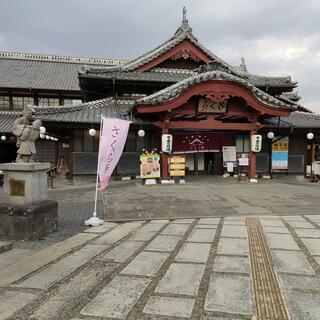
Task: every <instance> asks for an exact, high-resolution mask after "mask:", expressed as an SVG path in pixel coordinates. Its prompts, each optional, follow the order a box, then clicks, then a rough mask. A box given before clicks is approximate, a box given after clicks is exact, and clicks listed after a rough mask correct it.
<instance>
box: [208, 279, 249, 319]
mask: <svg viewBox="0 0 320 320" xmlns="http://www.w3.org/2000/svg"><path fill="white" fill-rule="evenodd" d="M204 309H205V310H207V311H216V312H228V313H236V314H243V315H252V314H253V304H252V296H251V282H250V278H249V277H247V276H238V275H224V274H218V273H216V274H213V275H211V277H210V283H209V289H208V292H207V296H206V300H205V304H204Z"/></svg>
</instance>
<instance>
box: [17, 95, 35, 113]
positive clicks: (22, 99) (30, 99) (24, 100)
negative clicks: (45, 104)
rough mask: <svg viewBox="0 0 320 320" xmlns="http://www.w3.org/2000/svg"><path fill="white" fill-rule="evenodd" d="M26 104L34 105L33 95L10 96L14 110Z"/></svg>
mask: <svg viewBox="0 0 320 320" xmlns="http://www.w3.org/2000/svg"><path fill="white" fill-rule="evenodd" d="M27 104H31V105H34V99H33V97H12V107H13V109H15V110H21V109H23V107H24V106H26V105H27Z"/></svg>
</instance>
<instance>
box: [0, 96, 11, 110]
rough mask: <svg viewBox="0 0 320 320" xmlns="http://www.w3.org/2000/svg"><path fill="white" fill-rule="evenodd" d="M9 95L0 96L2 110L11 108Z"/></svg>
mask: <svg viewBox="0 0 320 320" xmlns="http://www.w3.org/2000/svg"><path fill="white" fill-rule="evenodd" d="M9 108H10V103H9V97H8V96H0V110H4V109H9Z"/></svg>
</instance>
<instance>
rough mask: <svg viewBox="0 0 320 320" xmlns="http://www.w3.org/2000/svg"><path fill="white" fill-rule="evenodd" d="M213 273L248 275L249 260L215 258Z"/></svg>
mask: <svg viewBox="0 0 320 320" xmlns="http://www.w3.org/2000/svg"><path fill="white" fill-rule="evenodd" d="M212 270H213V271H218V272H231V273H250V265H249V259H248V258H245V257H228V256H216V257H215V259H214V265H213V269H212Z"/></svg>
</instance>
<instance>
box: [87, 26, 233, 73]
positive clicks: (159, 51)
mask: <svg viewBox="0 0 320 320" xmlns="http://www.w3.org/2000/svg"><path fill="white" fill-rule="evenodd" d="M186 39H188V40H190V41H191V42H192V43H193V44H194V45H195V46H197V47H198V48H200V49H201V50H202V51H203V52H205V53H206V54H207V55H208V56H209V58H210V59H211V60H215V61H222V60H221V59H220V58H219V57H217V56H216V55H215V54H213V53H212V52H211V51H210V50H208V49H207V48H205V47H204V46H203V45H201V44H200V43H199V42H198V39H197V38H196V37H195V36H194V35H193V33H192V29H191V27H190V26H189V24H188V20H184V21H182V24H181V25H180V27H179V28H178V30H177V31H176V33H175V34H174V35H173V36H172V37H171V38H169V39H168V40H167V41H165V42H164V43H162V44H161V45H159V46H158V47H156V48H155V49H152V50H150V51H148V52H146V53H144V54H143V55H141V56H139V57H138V58H136V59H133V60H131V61H128V62H126V63H123V64H122V65H119V66H115V67H108V68H105V71H108V70H109V71H133V70H136V69H137V68H139V67H141V66H143V65H145V64H147V63H149V62H150V61H153V60H154V59H156V58H158V57H160V56H161V55H163V54H164V53H166V52H167V51H169V50H170V49H172V48H174V47H175V46H177V45H178V44H179V43H181V42H182V41H184V40H186ZM230 67H231V66H230ZM231 68H232V67H231ZM83 72H85V73H95V72H99V70H98V68H94V67H93V68H92V67H89V68H88V69H87V70H83Z"/></svg>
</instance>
